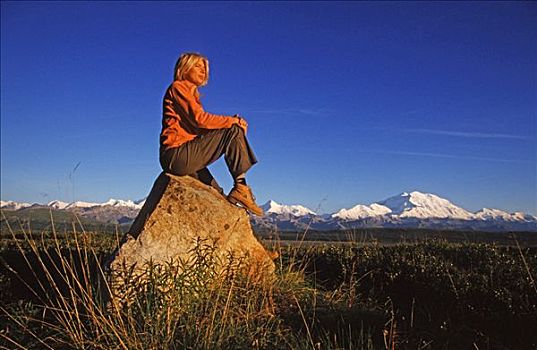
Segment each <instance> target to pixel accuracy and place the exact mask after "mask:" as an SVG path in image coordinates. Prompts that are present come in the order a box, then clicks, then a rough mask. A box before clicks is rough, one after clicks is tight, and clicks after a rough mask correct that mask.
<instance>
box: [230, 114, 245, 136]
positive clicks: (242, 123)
mask: <svg viewBox="0 0 537 350" xmlns="http://www.w3.org/2000/svg"><path fill="white" fill-rule="evenodd" d="M233 117H234V118H236V121H235V123H234V124H237V125H238V126H239V127H240V128H241V129H242V130H244V134H245V135H246V132H247V131H248V122H246V120H245V119H243V118H242V117H240V116H239V115H238V114H235V115H234V116H233Z"/></svg>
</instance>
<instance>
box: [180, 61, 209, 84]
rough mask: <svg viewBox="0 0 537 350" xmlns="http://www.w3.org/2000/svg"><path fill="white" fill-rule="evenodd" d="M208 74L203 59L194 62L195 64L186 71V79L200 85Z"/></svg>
mask: <svg viewBox="0 0 537 350" xmlns="http://www.w3.org/2000/svg"><path fill="white" fill-rule="evenodd" d="M206 74H207V69H206V68H205V62H204V61H203V60H198V61H197V62H196V63H194V66H192V68H190V70H189V71H188V72H186V74H185V79H186V80H188V81H189V82H191V83H192V84H194V85H196V86H200V85H201V84H203V82H204V81H205V77H206Z"/></svg>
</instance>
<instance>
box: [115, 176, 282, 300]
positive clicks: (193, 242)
mask: <svg viewBox="0 0 537 350" xmlns="http://www.w3.org/2000/svg"><path fill="white" fill-rule="evenodd" d="M200 242H203V244H206V245H210V246H211V250H210V251H211V254H214V255H215V256H213V257H212V258H214V257H216V258H217V259H216V260H214V261H219V262H220V263H221V265H222V266H221V268H222V269H224V268H228V269H229V266H226V264H229V261H230V257H231V258H232V259H234V260H235V261H236V260H237V259H240V260H241V264H240V266H241V271H242V272H244V273H245V274H247V275H248V277H249V278H253V280H260V279H266V278H270V277H272V275H273V273H274V269H275V266H274V263H273V261H272V259H271V257H270V255H269V253H268V252H267V251H266V250H265V248H264V247H263V246H262V245H261V243H260V242H259V241H258V240H257V238H256V237H255V236H254V233H253V231H252V227H251V225H250V220H249V215H248V213H247V212H246V210H245V209H244V208H241V207H238V206H236V205H233V204H231V203H229V202H228V201H227V199H226V198H225V197H224V196H222V194H220V193H219V192H218V191H217V190H216V189H215V188H213V187H211V186H207V185H205V184H203V183H201V182H200V181H198V180H196V179H194V178H192V177H190V176H175V175H171V174H165V173H161V174H160V175H159V177H158V178H157V180H156V181H155V184H154V185H153V188H152V190H151V193H150V194H149V196H148V198H147V200H146V202H145V204H144V206H143V207H142V209H141V210H140V213H139V214H138V216H137V218H136V219H135V221H134V222H133V224H132V226H131V228H130V230H129V233H128V234H127V235H126V236H125V237H124V239H123V240H122V245H120V247H119V249H118V250H117V251H116V252H115V253H114V255H113V256H112V257H111V261H110V263H109V269H110V272H111V276H120V275H121V276H123V277H121V280H122V281H123V282H122V283H125V278H124V276H125V271H130V273H131V274H132V272H133V271H134V275H136V271H137V270H138V271H139V274H142V273H143V269H144V266H147V263H148V262H151V263H152V264H157V265H158V264H163V265H165V264H170V263H172V264H173V262H179V261H183V262H184V261H189V260H191V258H192V254H195V250H196V247H199V245H200ZM205 251H207V250H205ZM117 282H118V281H117V278H116V280H115V281H114V277H112V284H113V285H114V284H115V285H116V287H117ZM114 288H115V287H113V289H114Z"/></svg>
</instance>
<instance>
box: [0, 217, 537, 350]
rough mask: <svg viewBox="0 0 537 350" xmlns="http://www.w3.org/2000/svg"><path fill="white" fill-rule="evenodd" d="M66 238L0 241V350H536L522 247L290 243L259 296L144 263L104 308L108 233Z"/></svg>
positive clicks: (193, 269) (207, 271) (197, 272)
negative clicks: (131, 283)
mask: <svg viewBox="0 0 537 350" xmlns="http://www.w3.org/2000/svg"><path fill="white" fill-rule="evenodd" d="M80 228H81V227H80V225H79V224H77V225H74V226H72V230H71V231H67V230H65V231H63V232H62V233H61V234H60V233H57V232H55V231H54V230H52V231H51V232H43V233H42V234H41V233H40V234H38V235H35V234H33V235H32V234H29V232H28V231H26V230H22V229H20V230H18V231H17V233H14V232H13V231H12V230H10V229H7V230H5V229H4V228H3V229H2V245H1V251H0V257H1V266H0V268H1V269H0V283H1V284H2V288H1V289H0V301H1V305H2V306H1V309H0V348H3V347H5V348H9V349H16V348H21V349H24V348H40V349H41V348H51V349H472V348H473V349H534V348H536V347H537V334H536V332H535V329H537V286H536V284H535V271H537V249H536V248H534V247H533V248H532V247H524V246H523V245H520V246H511V247H510V246H498V245H495V244H484V243H448V242H446V241H444V240H430V241H426V242H418V243H394V244H390V245H381V244H378V243H372V244H352V243H348V244H346V245H337V246H336V245H333V244H316V245H311V246H301V245H298V244H297V245H293V246H285V247H282V248H280V258H279V259H278V260H277V261H276V263H277V264H276V265H277V274H276V278H275V280H274V281H272V282H271V283H261V284H260V283H252V281H250V280H249V279H248V278H246V277H244V276H242V275H239V274H235V273H233V272H232V270H225V271H219V270H217V269H215V266H216V265H218V264H217V262H215V261H214V256H213V254H211V249H210V247H208V246H204V245H200V246H198V247H197V248H196V250H195V251H194V252H193V253H195V254H194V256H196V257H197V258H196V259H193V260H192V261H189V262H183V264H184V265H183V266H181V269H180V271H181V272H178V270H177V269H174V268H173V267H171V266H152V265H147V266H146V269H145V274H146V277H147V278H146V280H145V282H143V283H139V284H136V288H134V289H132V290H130V294H129V296H128V298H127V297H125V300H130V301H131V302H129V303H123V304H121V305H118V304H115V303H110V302H109V298H108V291H109V286H108V284H107V282H106V281H107V279H106V274H105V273H104V272H103V270H102V269H101V268H102V266H104V265H105V261H106V259H107V258H108V257H109V256H110V254H111V252H112V251H113V250H114V249H115V248H116V247H117V244H118V237H119V233H118V235H110V234H103V233H95V232H85V231H82V230H81V229H80ZM8 236H11V238H9V239H8ZM234 263H240V262H234V261H230V265H232V264H234Z"/></svg>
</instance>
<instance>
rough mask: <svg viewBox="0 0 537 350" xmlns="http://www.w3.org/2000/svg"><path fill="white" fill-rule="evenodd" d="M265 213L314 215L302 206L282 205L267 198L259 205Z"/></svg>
mask: <svg viewBox="0 0 537 350" xmlns="http://www.w3.org/2000/svg"><path fill="white" fill-rule="evenodd" d="M261 208H262V209H263V211H264V212H265V215H269V214H277V215H281V214H290V215H293V216H305V215H316V214H315V212H314V211H312V210H310V209H308V208H306V207H303V206H301V205H284V204H279V203H276V202H275V201H273V200H269V201H268V202H266V203H265V204H263V205H262V206H261Z"/></svg>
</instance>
